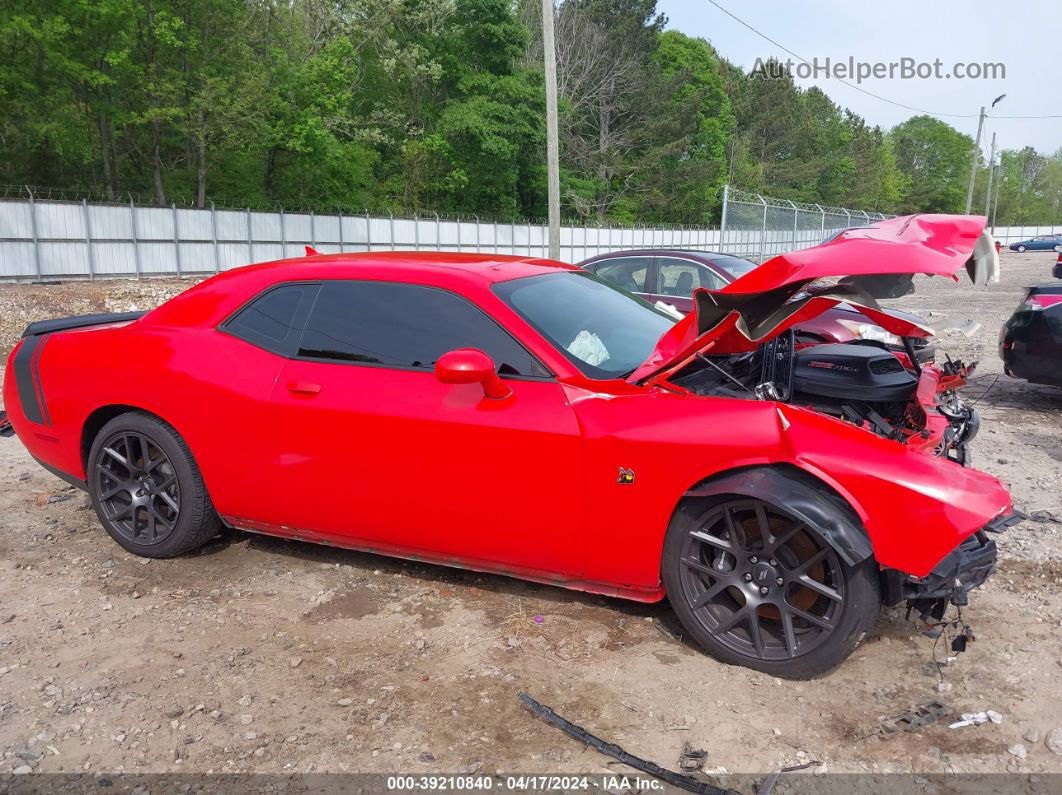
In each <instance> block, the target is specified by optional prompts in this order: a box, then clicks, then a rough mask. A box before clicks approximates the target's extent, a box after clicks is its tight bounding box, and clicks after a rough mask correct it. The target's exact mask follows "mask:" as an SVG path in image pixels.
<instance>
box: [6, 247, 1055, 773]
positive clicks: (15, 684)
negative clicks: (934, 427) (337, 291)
mask: <svg viewBox="0 0 1062 795" xmlns="http://www.w3.org/2000/svg"><path fill="white" fill-rule="evenodd" d="M1053 258H1054V255H1053V254H1052V255H1050V256H1049V255H1047V254H1044V255H1032V254H1027V255H1012V254H1004V256H1003V268H1004V271H1003V281H1002V283H1001V284H998V285H993V286H990V287H989V288H987V289H977V288H973V287H972V286H969V285H955V284H951V283H948V282H945V281H943V280H940V279H936V280H923V281H921V282H920V283H919V285H918V290H919V292H918V294H916V295H914V296H910V297H908V298H906V299H904V300H903V301H901V302H899V304H900V305H901V306H902V307H903V308H908V309H911V310H913V311H916V312H919V313H921V314H923V315H925V316H928V317H929V319H930V321H931V323H932V324H933V325H934V326H936V328H937V329H938V331H940V332H941V333H940V343H941V348H942V349H943V350H944V351H947V352H949V353H951V354H952V355H953V356H956V355H957V356H960V357H962V358H964V359H969V358H980V359H981V360H982V366H981V367H980V368H979V370H978V374H979V376H980V377H979V378H978V379H977V380H975V381H974V382H973V384H972V385H971V386H970V387H969V389H968V393H969V395H970V396H971V397H978V396H981V399H980V403H979V408H980V409H981V410H982V411H983V414H984V424H983V430H982V433H981V436H980V438H979V439H978V440H977V442H976V443H975V446H974V456H975V462H976V464H977V465H978V466H980V467H982V468H984V469H987V470H989V471H991V472H993V473H995V474H996V475H998V476H1000V477H1002V478H1003V479H1004V480H1006V481H1007V482H1008V483H1009V484H1011V486H1012V488H1013V491H1014V496H1015V500H1016V503H1017V504H1018V506H1019V507H1021V508H1023V509H1024V510H1026V511H1044V512H1047V513H1043V514H1040V517H1041V519H1042V520H1044V521H1040V522H1028V523H1026V524H1024V525H1022V526H1020V527H1019V528H1018V529H1016V530H1013V531H1011V532H1010V533H1009V534H1008V535H1006V536H1004V537H1003V538H1002V540H1001V542H1000V543H1001V547H1002V558H1003V559H1002V564H1001V570H1000V572H999V574H998V575H997V576H996V577H995V579H993V580H992V581H991V582H990V583H989V584H988V586H987V587H985V588H984V589H982V590H981V591H980V592H978V593H976V594H974V598H973V599H972V604H971V607H970V608H969V609H968V610H967V611H966V618H967V620H968V621H969V622H970V624H972V626H973V627H974V629H975V630H976V632H977V642H976V643H974V644H972V645H971V647H970V650H969V651H968V652H967V653H966V654H964V655H961V656H960V657H959V659H958V660H957V661H956V662H954V663H953V664H951V665H948V666H947V667H946V668H944V670H943V673H944V679H945V685H944V690H942V691H938V688H937V683H938V674H937V668H936V666H935V665H934V663H933V641H932V640H931V639H929V638H927V637H926V636H924V635H923V634H922V633H921V632H920V630H919V627H918V626H917V625H916V624H915V623H913V622H907V621H905V620H904V616H903V611H902V610H901V609H893V610H889V611H887V612H886V613H884V614H883V615H882V618H881V620H880V622H879V624H878V626H877V630H876V632H875V633H874V634H873V636H872V637H870V638H869V639H868V641H867V642H866V643H864V644H863V646H861V647H860V649H859V650H858V651H857V652H856V653H855V655H854V656H853V657H852V658H851V659H850V660H849V661H848V662H847V663H846V664H844V665H843V666H842V667H841V668H840V669H839V670H838V671H836V672H835V673H833V674H832V675H830V676H828V677H826V678H824V679H821V680H818V681H813V682H807V683H792V682H784V681H781V680H778V679H774V678H772V677H770V676H766V675H763V674H759V673H753V672H750V671H747V670H744V669H741V668H732V667H727V666H725V665H722V664H719V663H717V662H715V661H714V660H712V659H710V658H708V657H706V656H703V655H702V654H700V653H698V652H697V651H696V650H695V649H694V648H692V647H690V646H689V645H686V644H685V643H683V642H680V641H677V640H675V639H673V638H672V637H670V636H669V634H668V633H669V631H672V630H675V629H677V625H676V623H675V621H674V619H673V618H672V617H671V614H670V613H669V611H668V609H667V607H666V605H660V606H643V605H638V604H631V603H625V602H621V601H616V600H610V599H606V598H601V597H594V596H585V595H582V594H578V593H573V592H568V591H563V590H559V589H554V588H550V587H544V586H536V585H529V584H525V583H521V582H517V581H514V580H510V579H506V578H504V577H495V576H483V575H477V574H474V573H470V572H464V571H458V570H451V569H446V568H440V567H433V566H428V565H420V564H414V563H406V562H397V561H393V560H389V559H386V558H380V557H375V556H372V555H368V554H360V553H355V552H345V551H341V550H336V549H332V548H326V547H318V546H310V545H307V544H301V543H295V542H285V541H280V540H272V539H269V538H264V537H258V536H250V535H243V534H239V533H231V534H229V535H227V536H225V537H224V538H222V539H219V540H217V541H216V542H214V543H212V544H210V545H209V546H208V547H207V548H206V549H204V550H202V551H201V552H200V553H198V554H195V555H191V556H188V557H183V558H180V559H177V560H169V561H147V560H141V559H138V558H135V557H133V556H131V555H128V554H126V553H125V552H123V551H122V550H121V549H120V548H119V547H118V546H117V545H115V544H114V543H113V542H111V541H110V540H109V539H108V538H107V537H106V535H105V534H104V532H103V531H102V530H101V528H100V527H99V525H98V523H97V521H96V517H95V515H94V513H93V512H92V510H91V509H89V508H88V503H87V500H86V498H85V497H83V496H82V495H81V493H80V492H77V491H74V490H73V489H72V488H68V487H66V486H65V485H64V484H63V483H62V482H60V481H58V480H57V479H55V478H53V477H52V476H51V475H49V474H48V473H46V472H45V471H44V470H42V469H41V468H40V467H39V466H37V465H36V464H35V463H34V462H33V461H32V459H31V458H30V457H29V456H28V455H27V453H26V451H25V450H24V448H23V447H22V445H21V443H20V442H19V441H18V439H0V572H2V574H0V773H7V772H11V771H15V770H16V769H19V770H20V772H27V770H33V771H80V770H84V771H93V772H99V771H108V772H123V771H125V772H138V773H142V772H167V771H184V772H205V771H213V772H236V771H265V772H283V773H293V772H298V773H305V772H346V771H363V772H389V771H396V770H401V771H407V772H409V771H413V772H428V771H445V772H465V771H477V770H478V771H482V772H484V773H491V772H494V771H506V772H511V771H523V772H532V771H552V772H561V771H564V772H601V771H609V770H615V768H609V767H607V766H606V763H607V761H608V760H607V759H606V758H605V757H603V756H600V755H598V754H597V753H596V752H594V751H590V750H584V749H583V747H582V746H581V745H579V744H578V743H576V742H573V741H571V740H569V739H567V738H566V737H565V736H564V735H562V734H561V733H560V732H559V731H557V730H556V729H554V728H551V727H549V726H547V725H546V724H544V723H543V722H541V721H540V720H536V719H534V718H533V717H532V716H531V715H530V714H529V713H528V712H527V711H526V710H525V709H524V708H523V707H521V706H520V705H519V704H518V703H517V700H516V693H517V692H518V691H520V690H526V691H527V692H529V693H530V694H532V695H533V696H535V697H537V698H538V699H539V700H540V701H543V702H545V703H547V704H549V705H550V706H552V707H554V708H555V709H556V710H557V711H558V712H560V713H561V714H563V715H565V716H567V717H569V718H571V719H572V720H574V721H575V722H577V723H580V724H582V725H583V726H585V727H587V728H589V729H591V730H593V731H596V732H597V733H599V734H600V735H602V736H604V737H605V738H607V739H610V740H613V741H615V742H618V743H621V744H622V745H624V746H625V747H626V748H627V749H628V750H630V751H631V752H634V753H637V754H639V755H642V756H645V757H648V758H651V759H654V760H656V761H658V762H660V763H661V764H664V765H667V766H671V767H674V766H675V765H676V763H677V757H678V754H679V751H680V749H681V748H682V745H683V743H684V742H685V741H689V742H691V743H692V744H693V745H695V746H698V747H701V748H705V749H707V750H708V763H707V764H708V768H715V769H720V768H723V769H725V770H727V771H730V772H739V773H760V772H764V771H769V770H773V769H775V768H777V767H779V766H781V765H783V764H794V763H799V762H803V761H807V760H809V759H814V760H820V761H821V762H822V763H823V764H822V766H821V767H820V768H819V771H820V772H821V771H823V770H829V771H830V772H838V771H847V772H866V771H875V772H904V773H911V772H916V773H924V774H930V773H941V772H983V771H994V772H1004V771H1012V772H1013V771H1021V772H1025V773H1030V774H1042V773H1044V772H1062V755H1060V754H1062V742H1060V743H1055V742H1052V743H1051V745H1054V746H1055V749H1056V750H1055V751H1054V752H1053V751H1052V750H1050V748H1049V747H1048V743H1047V742H1046V740H1047V738H1048V734H1049V733H1050V732H1051V731H1052V730H1056V729H1057V730H1058V732H1059V733H1058V734H1057V735H1055V736H1056V737H1062V728H1060V727H1062V700H1060V699H1059V698H1058V682H1059V676H1060V674H1062V668H1060V666H1062V642H1060V637H1062V631H1060V626H1062V592H1060V588H1059V582H1060V578H1062V538H1060V531H1062V524H1059V523H1058V522H1056V521H1051V519H1052V518H1053V517H1057V518H1058V519H1060V520H1062V497H1060V496H1059V491H1058V488H1059V482H1060V479H1062V433H1060V429H1062V415H1060V412H1062V390H1053V389H1050V388H1047V387H1036V386H1029V385H1027V384H1025V383H1023V382H1018V381H1014V380H1010V379H1008V378H1006V377H1005V376H999V378H998V380H997V376H998V375H999V373H1000V362H999V359H998V357H997V355H996V351H995V342H996V334H997V331H998V329H999V326H1000V324H1001V322H1002V321H1003V319H1004V318H1005V317H1006V316H1007V315H1008V314H1009V313H1010V312H1011V310H1012V309H1013V308H1014V306H1015V305H1016V304H1017V302H1018V300H1019V297H1020V295H1021V288H1022V287H1023V286H1024V285H1026V284H1029V283H1032V282H1036V281H1044V280H1046V279H1047V278H1048V273H1049V267H1050V263H1051V261H1053ZM188 284H189V283H188V282H183V283H182V282H172V281H170V282H166V281H159V282H145V283H139V284H138V283H135V282H110V283H107V282H100V283H95V284H76V285H61V286H29V285H21V286H12V285H7V286H0V348H4V347H5V346H6V347H8V348H9V347H10V345H11V344H12V343H13V342H14V340H15V338H16V337H17V335H18V332H19V331H20V330H21V328H22V326H23V325H24V324H25V323H26V322H27V321H29V320H32V319H36V318H39V317H47V316H55V315H57V314H59V315H62V314H73V313H77V312H82V311H92V310H97V311H98V310H102V309H109V310H124V309H131V308H135V307H146V306H150V305H152V304H154V303H157V302H158V301H160V300H162V299H163V298H165V297H166V296H167V295H169V294H172V293H173V292H175V291H177V290H179V289H183V287H185V286H187V285H188ZM967 320H975V321H977V322H979V323H980V324H981V329H980V330H979V331H978V332H976V333H974V334H973V336H971V337H967V336H965V335H964V334H962V333H961V332H955V331H950V332H949V331H942V330H943V329H947V328H948V327H949V326H956V325H959V324H961V323H963V322H964V321H967ZM989 387H991V388H989ZM986 389H987V392H986ZM536 617H541V619H540V620H539V621H536ZM943 655H944V652H943V651H942V650H939V649H938V656H940V657H941V658H943ZM934 698H940V699H942V700H944V701H946V702H947V703H948V704H949V705H951V706H952V707H953V708H954V710H955V711H956V712H958V713H961V712H968V711H970V712H975V711H981V710H986V709H993V710H997V711H998V712H1000V713H1002V715H1003V721H1002V723H1001V724H999V725H997V724H993V723H989V724H986V725H982V726H977V727H967V728H962V729H954V730H950V729H948V727H947V725H946V724H945V725H935V726H932V727H929V728H926V729H924V730H922V731H920V732H918V733H914V734H904V735H898V736H893V737H891V738H890V739H885V740H882V739H878V738H876V737H870V738H866V737H864V735H867V734H868V733H870V732H872V731H873V729H874V727H875V725H876V723H877V722H878V721H879V720H880V719H882V718H884V717H886V716H889V715H892V714H895V713H898V712H900V711H903V710H905V709H909V708H910V707H912V706H914V705H916V704H919V703H922V702H925V701H928V700H931V699H934ZM861 738H862V739H861ZM1018 746H1021V747H1018ZM1008 749H1009V750H1008ZM1033 781H1034V782H1035V779H1033Z"/></svg>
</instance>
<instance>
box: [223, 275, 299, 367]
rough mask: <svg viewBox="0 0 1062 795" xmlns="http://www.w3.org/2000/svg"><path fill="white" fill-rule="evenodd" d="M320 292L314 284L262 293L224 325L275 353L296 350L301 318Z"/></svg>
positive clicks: (226, 328) (286, 286)
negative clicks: (315, 295)
mask: <svg viewBox="0 0 1062 795" xmlns="http://www.w3.org/2000/svg"><path fill="white" fill-rule="evenodd" d="M316 292H317V285H315V284H288V285H284V286H282V287H276V288H274V289H272V290H269V291H268V292H265V293H263V294H262V295H260V296H259V297H258V298H256V299H254V300H253V301H252V302H251V303H250V304H248V305H247V306H246V307H244V308H243V309H241V310H240V312H239V313H238V314H237V315H236V316H235V317H233V318H232V319H231V320H229V321H228V322H227V323H226V324H225V326H224V328H225V330H226V331H228V332H229V333H230V334H233V335H235V336H237V337H239V338H241V339H244V340H247V341H248V342H251V343H254V344H255V345H258V346H259V347H262V348H266V349H267V350H271V351H273V352H275V353H282V354H290V353H292V352H293V349H294V346H295V343H296V342H297V337H298V335H299V331H300V330H301V327H302V318H303V317H304V316H305V314H306V311H307V310H308V309H309V305H310V302H311V301H312V300H313V296H314V294H315V293H316Z"/></svg>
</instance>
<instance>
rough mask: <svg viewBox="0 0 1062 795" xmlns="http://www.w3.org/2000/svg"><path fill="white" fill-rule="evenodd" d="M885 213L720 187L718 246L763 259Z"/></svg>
mask: <svg viewBox="0 0 1062 795" xmlns="http://www.w3.org/2000/svg"><path fill="white" fill-rule="evenodd" d="M886 217H888V216H885V215H882V214H881V213H872V212H866V211H864V210H849V209H847V208H845V207H825V206H823V205H820V204H805V203H802V202H793V201H789V200H788V199H772V198H770V197H768V196H761V195H760V194H758V193H746V192H745V191H740V190H737V189H735V188H731V187H730V186H729V185H727V186H725V187H724V188H723V216H722V223H721V229H720V244H719V245H720V250H722V251H725V252H726V253H728V254H736V255H737V256H740V257H746V258H747V259H751V260H753V261H754V262H763V261H764V260H766V259H769V258H770V257H773V256H774V255H775V254H781V253H783V252H785V251H794V250H796V249H800V248H807V247H808V246H814V245H816V244H818V243H821V242H822V241H823V240H825V239H826V238H827V237H829V236H830V235H832V234H834V233H836V232H839V231H841V230H842V229H848V228H849V227H853V226H864V225H866V224H869V223H873V222H874V221H880V220H882V219H884V218H886Z"/></svg>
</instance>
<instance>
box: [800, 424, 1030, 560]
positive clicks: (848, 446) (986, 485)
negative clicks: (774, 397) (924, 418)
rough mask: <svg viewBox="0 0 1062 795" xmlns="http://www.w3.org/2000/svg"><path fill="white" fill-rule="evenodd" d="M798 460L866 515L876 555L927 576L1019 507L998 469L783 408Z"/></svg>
mask: <svg viewBox="0 0 1062 795" xmlns="http://www.w3.org/2000/svg"><path fill="white" fill-rule="evenodd" d="M781 411H782V412H783V414H784V416H785V417H786V419H787V421H788V423H789V427H788V428H787V429H786V431H785V433H784V437H785V442H786V445H787V447H788V448H789V451H790V456H789V457H790V460H791V461H792V463H793V464H794V465H796V466H798V467H800V468H801V469H803V470H805V471H806V472H808V473H809V474H812V475H814V476H816V477H818V478H820V479H822V480H823V481H825V482H826V483H828V484H829V485H831V486H832V487H833V488H835V489H836V490H837V491H838V492H839V493H840V494H841V495H842V496H843V497H844V498H845V499H846V500H847V501H848V502H849V504H850V505H851V506H852V508H853V509H854V510H855V511H856V512H857V513H858V514H859V517H860V519H861V520H862V522H863V526H864V527H865V528H866V532H867V535H868V536H869V537H870V541H871V543H872V544H873V547H874V557H875V559H876V560H877V562H878V563H879V564H880V565H882V566H884V567H887V568H894V569H898V570H900V571H902V572H904V573H906V574H911V575H914V576H916V577H924V576H926V575H927V574H929V573H930V572H931V571H932V570H933V567H934V566H936V564H937V563H939V562H940V561H941V560H942V559H943V558H944V556H945V555H947V554H948V553H949V552H951V551H952V550H953V549H955V547H957V546H958V545H959V544H961V543H962V542H963V541H964V540H965V539H966V538H967V537H969V536H970V535H971V534H973V533H975V532H976V531H977V530H979V529H981V528H982V527H984V526H985V525H986V524H988V523H989V522H990V521H992V520H993V519H995V518H996V517H998V516H999V515H1000V514H1002V513H1009V512H1010V511H1011V509H1012V507H1013V506H1012V503H1011V499H1010V494H1009V493H1008V492H1007V490H1006V488H1005V487H1004V486H1003V484H1002V483H1001V482H1000V481H999V480H998V479H997V478H995V477H994V476H992V475H989V474H987V473H985V472H981V471H979V470H976V469H969V468H966V467H962V466H960V465H959V464H956V463H955V462H953V461H949V460H947V459H945V458H938V457H935V456H932V455H929V454H927V453H924V452H916V451H914V450H911V449H910V448H908V447H906V446H904V445H903V444H900V443H899V442H895V441H892V440H889V439H883V438H881V437H879V436H876V435H873V434H871V433H869V432H867V431H864V430H862V429H860V428H857V427H855V426H853V425H850V424H848V423H845V422H842V421H841V420H836V419H834V418H832V417H827V416H824V415H822V414H818V413H816V412H813V411H810V410H807V409H801V408H798V407H795V406H784V407H781Z"/></svg>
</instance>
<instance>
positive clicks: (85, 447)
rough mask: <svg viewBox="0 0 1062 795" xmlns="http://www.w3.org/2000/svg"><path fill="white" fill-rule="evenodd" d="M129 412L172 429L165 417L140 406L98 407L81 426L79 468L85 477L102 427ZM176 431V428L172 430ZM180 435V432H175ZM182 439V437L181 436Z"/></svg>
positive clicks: (171, 424)
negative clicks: (141, 415) (149, 418)
mask: <svg viewBox="0 0 1062 795" xmlns="http://www.w3.org/2000/svg"><path fill="white" fill-rule="evenodd" d="M130 412H136V413H137V414H144V415H146V416H148V417H152V418H154V419H156V420H158V421H159V422H164V423H166V424H167V425H169V426H170V427H171V428H172V427H173V423H172V422H170V421H169V420H167V419H166V418H165V417H163V416H160V415H159V414H156V413H155V412H154V411H151V410H149V409H145V408H143V407H142V406H133V405H130V404H127V403H111V404H108V405H105V406H98V407H97V408H95V409H93V410H92V411H91V412H90V413H89V415H88V417H86V418H85V422H84V423H83V424H82V426H81V446H80V452H81V466H82V467H83V468H84V470H85V477H86V479H87V478H88V457H89V453H90V452H91V450H92V443H93V442H94V441H95V440H96V437H97V436H98V435H99V432H100V431H101V430H103V426H104V425H106V424H107V423H108V422H110V421H111V420H113V419H114V418H115V417H119V416H121V415H122V414H128V413H130ZM174 430H176V428H175V429H174ZM177 432H178V433H180V431H177ZM182 438H183V436H182Z"/></svg>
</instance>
